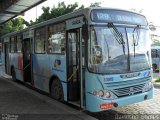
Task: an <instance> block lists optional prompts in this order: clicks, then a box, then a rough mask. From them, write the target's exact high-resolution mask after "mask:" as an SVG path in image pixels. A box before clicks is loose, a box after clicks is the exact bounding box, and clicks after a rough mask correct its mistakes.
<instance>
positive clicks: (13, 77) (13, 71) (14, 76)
mask: <svg viewBox="0 0 160 120" xmlns="http://www.w3.org/2000/svg"><path fill="white" fill-rule="evenodd" d="M12 80H13V81H16V80H17V79H16V72H15V70H14V68H12Z"/></svg>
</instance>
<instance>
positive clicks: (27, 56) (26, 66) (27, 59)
mask: <svg viewBox="0 0 160 120" xmlns="http://www.w3.org/2000/svg"><path fill="white" fill-rule="evenodd" d="M23 70H24V81H25V82H30V83H31V41H30V39H29V38H27V39H24V41H23Z"/></svg>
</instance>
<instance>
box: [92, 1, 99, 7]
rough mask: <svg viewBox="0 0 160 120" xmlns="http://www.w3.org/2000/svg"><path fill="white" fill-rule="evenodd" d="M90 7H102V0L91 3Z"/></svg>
mask: <svg viewBox="0 0 160 120" xmlns="http://www.w3.org/2000/svg"><path fill="white" fill-rule="evenodd" d="M90 7H101V2H95V3H91V5H90Z"/></svg>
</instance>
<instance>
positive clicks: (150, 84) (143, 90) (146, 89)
mask: <svg viewBox="0 0 160 120" xmlns="http://www.w3.org/2000/svg"><path fill="white" fill-rule="evenodd" d="M152 86H153V85H152V83H151V82H148V83H146V84H145V85H144V87H143V89H142V92H146V91H148V90H150V89H151V88H152Z"/></svg>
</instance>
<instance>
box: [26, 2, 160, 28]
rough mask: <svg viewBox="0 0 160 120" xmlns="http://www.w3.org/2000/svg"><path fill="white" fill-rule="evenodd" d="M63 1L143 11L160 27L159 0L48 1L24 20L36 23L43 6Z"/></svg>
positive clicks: (28, 14) (29, 13)
mask: <svg viewBox="0 0 160 120" xmlns="http://www.w3.org/2000/svg"><path fill="white" fill-rule="evenodd" d="M63 1H65V4H66V5H68V4H74V3H75V2H78V5H79V6H81V5H82V4H83V5H84V6H85V7H88V6H89V5H90V4H91V3H95V2H101V6H102V7H110V8H120V9H124V10H131V9H136V11H140V10H142V14H143V15H145V16H146V18H147V20H148V22H153V23H154V24H155V25H156V26H160V6H159V5H160V4H159V3H160V1H159V0H47V1H45V2H43V3H42V4H40V5H38V6H37V8H36V7H35V8H33V9H31V10H29V11H27V12H26V13H25V15H24V16H23V18H24V19H25V20H27V21H28V22H29V21H30V20H33V21H35V19H36V17H38V16H39V15H41V14H42V10H41V8H42V6H45V7H47V6H49V7H51V8H52V7H53V6H57V5H58V2H63ZM36 11H37V12H36ZM159 29H160V28H159Z"/></svg>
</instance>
